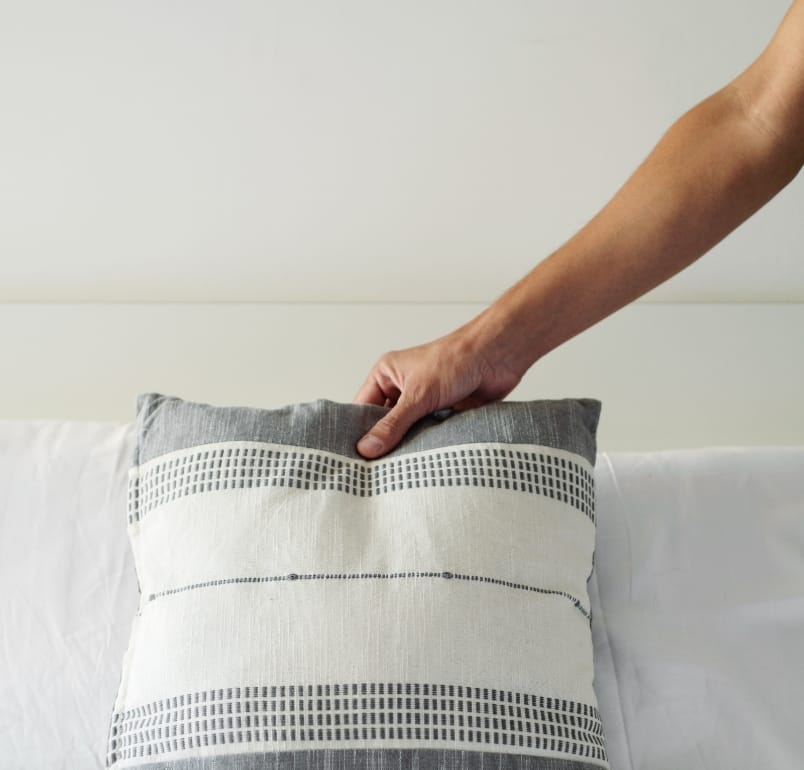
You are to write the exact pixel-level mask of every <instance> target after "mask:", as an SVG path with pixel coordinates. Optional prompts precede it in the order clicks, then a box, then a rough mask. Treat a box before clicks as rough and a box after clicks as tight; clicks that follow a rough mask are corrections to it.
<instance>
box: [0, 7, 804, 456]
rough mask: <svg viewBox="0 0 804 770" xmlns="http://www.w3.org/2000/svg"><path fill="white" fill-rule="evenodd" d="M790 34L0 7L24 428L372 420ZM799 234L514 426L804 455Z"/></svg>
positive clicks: (589, 361) (1, 124)
mask: <svg viewBox="0 0 804 770" xmlns="http://www.w3.org/2000/svg"><path fill="white" fill-rule="evenodd" d="M787 6H788V2H787V0H763V2H753V3H734V2H732V1H731V0H705V1H704V2H700V0H695V2H693V0H679V1H678V2H675V3H646V2H644V0H615V1H614V2H612V3H608V4H600V3H593V2H580V0H565V1H564V2H561V3H547V2H543V1H538V2H520V1H519V0H517V1H514V0H493V1H492V0H488V1H486V2H476V1H472V0H461V1H460V2H458V0H451V1H450V2H446V1H445V0H429V1H428V2H407V3H387V2H379V3H378V2H369V1H368V0H339V1H338V2H325V1H324V0H318V1H316V2H311V1H309V0H308V1H305V0H299V1H297V2H278V1H277V0H264V1H262V0H261V1H260V2H257V0H253V1H251V0H232V1H231V2H226V3H220V2H210V1H209V0H194V1H193V2H189V0H172V1H167V2H166V1H165V0H159V2H156V1H155V0H139V1H138V2H115V1H113V0H103V1H102V2H101V0H75V1H74V2H71V3H62V2H57V1H56V0H32V1H31V2H25V3H11V2H6V3H3V4H2V5H0V95H1V97H2V102H0V348H1V349H2V350H3V352H4V356H3V359H2V363H0V373H1V374H2V377H0V395H1V396H2V398H0V419H2V418H5V419H37V418H39V419H99V420H115V421H127V420H129V419H131V418H132V414H131V411H132V410H133V403H134V402H133V399H134V397H135V395H136V393H138V392H140V391H144V390H163V391H164V392H170V393H173V394H175V395H181V396H184V397H186V398H193V399H197V400H207V401H210V402H217V403H222V404H223V403H229V404H236V403H249V404H253V405H265V406H271V405H277V404H281V403H288V402H291V401H302V400H308V399H311V398H318V397H324V398H331V399H333V400H350V399H351V397H352V396H353V395H354V392H355V391H356V389H357V387H358V385H359V384H360V382H361V381H362V379H363V378H364V377H365V375H366V374H367V372H368V369H369V367H370V365H371V364H372V363H373V362H374V360H375V359H376V358H377V357H378V356H379V355H380V353H382V352H383V351H384V350H387V349H392V348H399V347H403V346H406V345H413V344H418V343H421V342H424V341H427V340H429V339H433V338H434V337H436V336H439V335H440V334H443V333H445V332H447V331H449V330H451V329H452V328H454V327H455V326H457V325H459V324H461V323H463V322H465V321H466V320H468V319H469V318H470V317H472V316H474V315H475V314H476V313H477V312H479V311H480V310H481V309H482V307H483V306H485V304H487V303H489V302H491V301H493V300H494V299H495V298H496V297H497V296H499V295H500V294H501V293H502V292H503V291H504V290H505V289H506V288H507V287H508V286H509V285H511V283H513V282H514V281H515V280H517V279H518V278H519V277H521V276H522V275H523V274H524V273H525V272H527V271H528V270H529V269H530V268H531V267H532V266H533V265H534V264H536V263H537V262H538V261H539V260H541V259H542V258H544V257H545V256H547V255H548V254H549V253H550V252H551V251H552V250H554V249H555V248H556V247H557V246H559V245H560V244H561V243H562V242H563V241H565V240H566V239H567V238H569V237H570V236H571V235H572V234H573V233H574V232H575V231H576V230H577V229H578V228H579V227H580V226H582V225H583V224H584V223H585V222H586V221H587V220H588V219H589V218H591V216H592V215H593V214H594V213H596V211H597V210H598V209H599V208H600V206H601V205H603V204H604V203H605V202H606V201H607V200H608V198H609V197H610V196H611V195H612V194H613V193H614V192H615V191H616V189H617V188H618V187H619V185H620V184H621V183H622V182H623V181H624V180H625V179H626V177H627V176H628V175H629V174H630V173H631V171H633V169H634V168H635V167H636V165H637V164H638V163H639V162H640V161H641V160H642V159H643V158H644V156H645V155H646V154H647V153H648V152H649V151H650V149H651V148H652V147H653V145H654V144H655V143H656V141H657V140H658V139H659V137H660V135H661V134H662V132H663V131H664V130H666V129H667V128H668V127H669V125H670V124H671V123H672V122H673V120H675V119H676V118H677V117H679V116H680V115H681V114H682V113H683V112H684V111H686V110H687V109H689V108H690V107H692V106H693V105H694V104H695V103H696V102H698V101H699V100H701V99H702V98H704V97H706V96H707V95H709V94H710V93H712V92H713V91H715V90H717V89H718V88H720V87H721V86H722V85H724V84H725V83H726V82H727V81H728V80H730V79H731V78H733V77H734V76H735V75H737V74H738V73H739V72H740V71H742V70H743V69H744V68H745V67H746V66H748V65H749V64H750V62H751V61H752V60H753V59H754V58H755V57H756V56H757V55H758V54H759V52H760V51H761V50H762V48H763V47H764V46H765V45H766V43H767V41H768V40H769V38H770V36H771V35H772V33H773V31H774V30H775V28H776V26H777V25H778V23H779V21H780V20H781V17H782V16H783V14H784V12H785V10H786V8H787ZM802 211H804V182H802V180H801V179H797V180H795V181H794V182H793V183H792V184H791V185H790V186H789V187H788V188H786V189H785V190H784V191H783V192H782V193H781V194H780V195H779V196H777V198H776V199H775V200H773V201H772V202H771V203H770V204H768V205H767V206H766V207H765V208H764V209H763V210H762V211H760V212H759V213H758V214H757V215H756V216H755V217H753V218H752V219H751V220H750V221H749V222H747V223H746V224H745V225H743V226H742V227H741V228H740V229H738V230H737V231H736V232H735V233H733V234H732V235H731V236H729V237H728V238H727V239H726V240H725V241H723V242H722V243H721V244H720V245H718V246H717V247H716V248H715V249H714V250H713V251H712V252H711V253H710V254H708V255H707V256H705V257H704V258H703V259H702V260H700V261H699V262H697V263H696V264H695V265H693V266H692V267H690V268H688V269H687V270H686V271H684V272H683V273H681V274H680V275H678V276H676V277H675V278H673V279H671V280H670V281H669V282H667V283H666V284H664V285H663V286H661V287H658V288H657V289H655V290H654V291H653V292H651V293H649V294H648V295H646V297H645V298H643V300H641V301H640V302H638V303H636V304H635V305H633V306H631V307H630V308H626V309H624V310H622V311H620V312H619V313H616V314H615V315H614V316H612V317H611V318H609V319H606V320H605V321H603V322H602V323H601V324H599V325H598V326H596V327H594V328H593V329H591V330H589V331H587V332H585V333H584V334H582V335H580V336H579V337H578V338H576V339H575V340H572V341H570V342H569V343H567V345H565V346H563V347H562V348H561V349H559V350H557V351H554V352H553V353H551V354H550V356H548V357H547V358H546V359H545V360H544V361H543V362H540V363H539V364H538V365H537V366H536V367H534V368H533V369H532V370H531V372H529V373H528V375H527V377H526V380H525V381H523V383H522V385H521V386H520V388H519V389H517V391H515V392H514V393H513V394H511V396H510V397H511V398H540V397H561V396H563V395H584V396H593V397H598V398H601V399H602V400H603V401H604V419H603V422H602V424H601V441H602V446H603V447H604V448H607V449H644V448H671V447H680V446H703V445H712V444H752V443H753V444H763V443H780V444H781V443H804V426H803V425H802V419H804V410H803V409H802V408H801V407H800V405H799V391H800V383H801V382H804V353H802V352H801V350H802V346H801V343H800V329H801V328H802V326H804V259H802V255H801V248H802V247H801V244H802V243H803V242H804V216H802V213H801V212H802ZM252 302H253V303H262V304H247V303H252ZM668 302H670V303H677V304H661V303H668ZM86 303H89V304H86ZM97 303H100V304H97ZM103 303H125V304H119V305H115V304H103ZM137 303H142V304H137ZM150 303H157V304H150ZM171 303H173V304H171ZM182 303H187V304H182ZM195 303H202V304H195ZM204 303H210V304H204ZM216 303H223V304H216ZM243 303H246V304H243ZM283 303H289V304H283ZM311 303H312V304H311ZM331 303H340V304H331ZM366 303H369V304H366ZM397 303H400V304H397ZM411 303H413V304H411ZM687 303H698V304H687ZM721 303H726V304H721ZM785 303H788V304H785Z"/></svg>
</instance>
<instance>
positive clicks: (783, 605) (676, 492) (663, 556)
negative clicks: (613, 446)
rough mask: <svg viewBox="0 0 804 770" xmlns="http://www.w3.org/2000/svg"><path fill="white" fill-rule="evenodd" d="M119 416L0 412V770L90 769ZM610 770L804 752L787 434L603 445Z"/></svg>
mask: <svg viewBox="0 0 804 770" xmlns="http://www.w3.org/2000/svg"><path fill="white" fill-rule="evenodd" d="M132 428H133V424H117V423H90V422H65V421H37V422H25V421H20V422H8V421H7V422H2V421H0V586H1V587H2V592H1V593H0V630H1V632H2V633H0V770H14V769H16V768H26V770H38V769H39V768H41V769H42V770H54V769H56V768H64V769H65V770H67V768H70V769H71V770H74V769H77V770H83V768H87V770H90V769H91V770H97V769H98V768H102V767H103V758H104V756H105V749H106V738H107V734H106V733H107V729H108V720H109V716H110V714H111V709H112V703H113V701H114V696H115V692H116V689H117V685H118V683H119V678H120V671H121V664H122V658H123V653H124V651H125V649H126V645H127V643H128V635H129V630H130V626H131V621H132V619H133V617H134V614H135V612H136V608H137V602H138V589H137V581H136V575H135V573H134V568H133V561H132V558H131V553H130V551H129V546H128V540H127V536H126V530H125V521H126V512H125V495H126V474H127V469H128V465H129V463H130V459H131V451H132V448H133V440H134V435H133V432H132ZM596 480H597V511H598V512H597V527H598V530H597V545H596V554H595V571H594V574H593V578H592V580H591V581H590V585H589V589H590V598H591V601H592V610H593V623H592V630H593V635H594V641H595V666H596V679H595V689H596V692H597V696H598V701H599V704H600V708H601V714H602V717H603V723H604V728H605V732H606V739H607V746H608V751H609V758H610V762H611V767H612V768H613V770H620V769H622V770H704V769H706V770H715V769H716V768H717V769H718V770H720V769H721V768H729V770H734V769H737V770H739V769H740V768H746V770H747V769H748V768H752V769H753V768H757V767H763V768H774V770H799V769H800V768H801V767H802V765H804V732H802V730H801V715H802V714H804V663H802V659H801V658H802V653H801V651H802V650H804V446H802V447H787V448H781V447H780V448H771V447H768V448H752V449H748V448H746V449H736V448H713V449H703V450H701V449H698V450H685V451H672V452H654V453H633V454H629V453H608V454H606V453H601V454H599V455H598V458H597V466H596Z"/></svg>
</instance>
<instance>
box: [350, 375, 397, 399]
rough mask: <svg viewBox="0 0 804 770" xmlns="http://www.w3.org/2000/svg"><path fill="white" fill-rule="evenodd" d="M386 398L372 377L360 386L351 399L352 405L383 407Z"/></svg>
mask: <svg viewBox="0 0 804 770" xmlns="http://www.w3.org/2000/svg"><path fill="white" fill-rule="evenodd" d="M387 398H388V397H387V396H386V395H385V393H383V390H382V388H381V387H380V385H379V383H378V382H377V380H375V379H374V377H373V376H372V375H369V376H368V377H367V378H366V381H365V382H364V383H363V384H362V385H361V386H360V390H358V391H357V394H356V395H355V397H354V398H353V399H352V403H353V404H376V405H377V406H385V402H386V400H387Z"/></svg>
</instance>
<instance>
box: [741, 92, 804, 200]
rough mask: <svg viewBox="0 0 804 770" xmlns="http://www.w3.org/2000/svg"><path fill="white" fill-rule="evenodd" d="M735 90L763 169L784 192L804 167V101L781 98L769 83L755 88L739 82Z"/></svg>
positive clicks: (743, 118)
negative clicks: (803, 102) (749, 87)
mask: <svg viewBox="0 0 804 770" xmlns="http://www.w3.org/2000/svg"><path fill="white" fill-rule="evenodd" d="M732 88H733V94H734V95H735V98H736V104H737V105H738V110H739V113H740V118H741V120H743V121H744V122H745V125H746V126H747V131H748V132H749V134H750V135H751V136H752V143H753V144H754V146H755V148H756V150H757V153H758V156H759V158H760V159H761V164H762V167H763V168H764V170H765V173H766V174H768V175H769V177H771V178H772V179H773V180H774V182H775V186H777V187H778V189H779V190H781V189H782V188H783V187H786V186H787V185H788V184H789V183H790V182H791V181H793V179H795V177H796V176H797V175H798V173H799V171H801V169H802V167H804V104H802V101H804V100H803V99H802V98H798V99H795V98H794V99H785V98H782V97H780V94H779V92H778V91H777V89H775V88H774V87H773V86H772V84H770V83H768V82H767V81H765V82H762V83H761V84H760V85H757V84H754V87H753V88H751V89H748V88H745V87H741V85H740V84H739V83H734V84H732ZM786 96H787V97H790V96H791V95H790V94H787V95H786Z"/></svg>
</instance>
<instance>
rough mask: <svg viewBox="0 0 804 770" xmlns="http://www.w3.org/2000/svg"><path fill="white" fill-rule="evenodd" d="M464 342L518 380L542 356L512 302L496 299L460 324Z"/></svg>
mask: <svg viewBox="0 0 804 770" xmlns="http://www.w3.org/2000/svg"><path fill="white" fill-rule="evenodd" d="M458 332H460V333H461V335H462V339H463V340H464V342H465V344H467V345H469V346H471V348H472V350H473V351H474V353H475V354H476V355H479V356H480V357H482V358H483V359H484V360H485V361H486V362H487V365H488V366H489V367H490V368H491V369H493V370H494V371H507V372H511V373H513V374H514V375H515V376H516V378H517V379H520V378H521V377H522V376H524V374H525V372H527V370H528V369H529V368H530V367H531V366H532V365H533V364H534V363H535V362H536V361H537V360H538V359H539V358H540V357H541V355H542V354H541V353H540V352H539V351H538V349H537V346H536V345H535V344H534V340H533V339H532V338H531V337H530V335H529V334H528V326H527V323H526V322H525V319H524V318H522V317H521V314H519V313H518V312H517V311H516V308H515V307H514V306H513V303H512V302H506V301H503V298H501V299H499V300H497V301H496V302H495V303H494V304H492V305H490V306H489V307H488V308H486V309H485V310H483V311H482V312H481V313H480V314H478V315H477V316H475V318H473V319H472V320H471V321H469V322H468V323H467V324H465V325H464V326H463V327H461V328H460V329H459V330H458Z"/></svg>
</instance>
